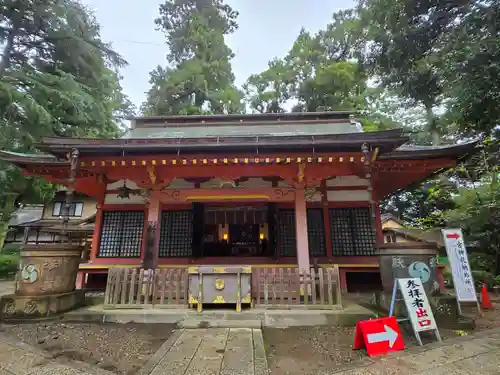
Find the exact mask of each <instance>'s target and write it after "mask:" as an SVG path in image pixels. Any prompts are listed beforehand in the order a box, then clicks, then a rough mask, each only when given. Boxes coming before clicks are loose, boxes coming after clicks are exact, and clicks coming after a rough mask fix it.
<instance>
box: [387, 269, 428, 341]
mask: <svg viewBox="0 0 500 375" xmlns="http://www.w3.org/2000/svg"><path fill="white" fill-rule="evenodd" d="M396 280H397V281H398V283H399V290H400V291H401V294H402V295H403V299H404V301H405V305H406V310H407V311H408V316H409V318H410V321H411V324H412V326H413V329H414V330H415V332H421V331H428V330H431V329H437V325H436V321H435V320H434V314H433V313H432V309H431V306H430V304H429V300H428V299H427V295H426V294H425V289H424V287H423V286H422V280H420V279H417V278H415V279H396Z"/></svg>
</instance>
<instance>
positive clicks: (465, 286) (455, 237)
mask: <svg viewBox="0 0 500 375" xmlns="http://www.w3.org/2000/svg"><path fill="white" fill-rule="evenodd" d="M441 232H442V233H443V238H444V246H445V248H446V254H447V255H448V262H449V263H450V267H451V274H452V276H453V285H454V286H455V292H456V294H457V300H458V301H459V302H477V295H476V289H475V288H474V279H473V277H472V272H471V269H470V264H469V257H468V256H467V249H466V248H465V242H464V235H463V233H462V230H461V229H442V230H441Z"/></svg>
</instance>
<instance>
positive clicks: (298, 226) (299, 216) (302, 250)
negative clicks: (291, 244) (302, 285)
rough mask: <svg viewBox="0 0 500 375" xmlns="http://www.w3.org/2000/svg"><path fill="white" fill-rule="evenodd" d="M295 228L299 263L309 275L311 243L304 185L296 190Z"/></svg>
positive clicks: (302, 271)
mask: <svg viewBox="0 0 500 375" xmlns="http://www.w3.org/2000/svg"><path fill="white" fill-rule="evenodd" d="M295 230H296V236H297V237H296V238H297V263H298V267H299V272H300V273H301V274H302V275H309V273H310V271H309V268H310V261H309V243H308V236H307V210H306V200H305V191H304V187H299V188H297V189H296V190H295Z"/></svg>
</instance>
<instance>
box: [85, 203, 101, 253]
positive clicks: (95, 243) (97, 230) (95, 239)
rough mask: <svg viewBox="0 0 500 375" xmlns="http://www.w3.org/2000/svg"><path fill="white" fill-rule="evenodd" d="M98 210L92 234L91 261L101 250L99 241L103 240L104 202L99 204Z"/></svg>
mask: <svg viewBox="0 0 500 375" xmlns="http://www.w3.org/2000/svg"><path fill="white" fill-rule="evenodd" d="M96 208H97V212H96V215H95V224H94V233H93V234H92V247H91V248H90V254H89V260H88V262H89V263H93V262H94V260H95V258H96V257H97V254H98V252H99V242H100V241H101V231H102V215H103V210H102V203H101V202H99V203H98V204H97V207H96Z"/></svg>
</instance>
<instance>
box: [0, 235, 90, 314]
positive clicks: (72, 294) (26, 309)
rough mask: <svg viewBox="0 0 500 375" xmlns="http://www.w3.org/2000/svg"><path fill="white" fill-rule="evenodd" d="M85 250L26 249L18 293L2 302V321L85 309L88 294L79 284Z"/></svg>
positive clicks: (60, 247)
mask: <svg viewBox="0 0 500 375" xmlns="http://www.w3.org/2000/svg"><path fill="white" fill-rule="evenodd" d="M82 250H83V246H79V245H74V244H71V243H61V244H59V243H50V244H43V245H24V246H23V247H22V248H21V260H20V263H19V271H18V274H17V278H16V289H15V293H14V294H11V295H5V296H2V297H1V300H0V309H1V310H0V311H1V317H2V319H3V320H15V319H33V318H44V317H48V316H52V315H56V314H59V313H62V312H66V311H69V310H71V309H73V308H75V307H79V306H81V305H82V304H83V303H84V301H85V293H84V291H79V290H75V283H76V276H77V273H78V266H79V264H80V261H81V257H82Z"/></svg>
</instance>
